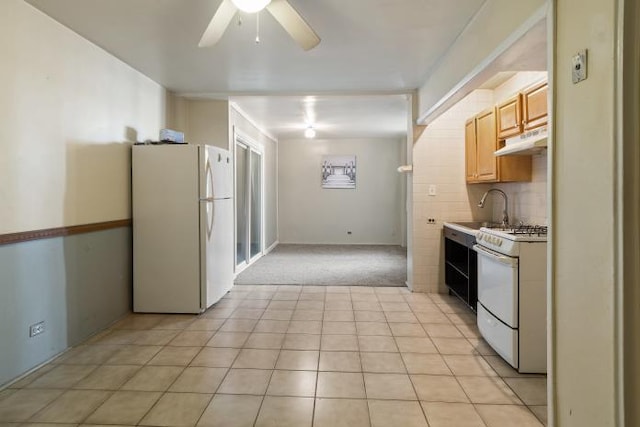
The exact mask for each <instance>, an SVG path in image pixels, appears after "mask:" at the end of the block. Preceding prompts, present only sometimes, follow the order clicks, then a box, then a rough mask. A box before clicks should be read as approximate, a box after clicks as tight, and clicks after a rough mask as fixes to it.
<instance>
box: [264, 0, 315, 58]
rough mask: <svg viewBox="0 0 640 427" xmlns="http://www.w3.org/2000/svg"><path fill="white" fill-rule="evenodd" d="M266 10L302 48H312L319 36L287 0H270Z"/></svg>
mask: <svg viewBox="0 0 640 427" xmlns="http://www.w3.org/2000/svg"><path fill="white" fill-rule="evenodd" d="M267 10H268V11H269V12H270V13H271V14H272V15H273V17H274V18H276V21H278V22H279V23H280V25H282V27H283V28H284V29H285V30H286V31H287V33H289V35H290V36H291V37H292V38H293V39H294V40H295V41H296V43H298V44H299V45H300V46H301V47H302V48H303V49H304V50H310V49H313V48H314V47H316V46H317V45H318V43H320V37H318V35H317V34H316V33H315V32H314V31H313V29H312V28H311V27H310V26H309V24H307V21H305V20H304V18H303V17H302V16H300V14H299V13H298V12H297V11H296V10H295V9H294V8H293V6H291V4H289V2H288V1H287V0H271V3H269V5H268V6H267Z"/></svg>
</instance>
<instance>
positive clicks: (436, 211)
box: [413, 90, 493, 292]
mask: <svg viewBox="0 0 640 427" xmlns="http://www.w3.org/2000/svg"><path fill="white" fill-rule="evenodd" d="M492 105H493V92H492V91H491V90H476V91H474V92H472V93H471V94H470V95H467V96H466V97H465V98H464V99H463V100H462V101H460V102H459V103H457V104H456V105H455V106H454V107H452V108H451V109H449V110H448V111H447V112H446V113H444V114H443V115H441V116H440V117H438V118H437V119H435V120H434V121H433V122H432V123H431V124H430V125H429V126H428V127H427V129H426V130H425V131H424V133H423V134H422V136H421V137H420V138H419V139H418V141H417V142H416V144H415V145H414V147H413V288H414V290H416V291H418V292H444V291H445V289H446V288H445V285H444V259H443V258H444V250H443V247H442V224H443V222H452V221H453V222H455V221H471V220H473V219H477V220H489V219H490V218H491V216H492V213H493V212H492V210H491V209H486V208H485V209H479V208H478V207H477V203H478V201H479V200H480V198H481V197H482V194H483V193H484V192H485V191H486V190H487V189H489V188H490V187H489V185H488V184H475V185H469V186H468V185H467V184H466V178H465V143H464V137H465V135H464V134H465V132H464V125H465V122H466V121H467V119H469V117H473V116H474V115H475V114H477V113H479V112H480V111H482V110H484V109H486V108H488V107H490V106H492ZM429 185H435V186H436V195H435V196H429V195H428V189H429ZM428 218H434V219H436V223H435V224H429V223H428Z"/></svg>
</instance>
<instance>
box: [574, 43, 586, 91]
mask: <svg viewBox="0 0 640 427" xmlns="http://www.w3.org/2000/svg"><path fill="white" fill-rule="evenodd" d="M586 79H587V49H583V50H581V51H580V52H578V53H577V54H576V55H575V56H574V57H573V58H571V80H572V81H573V84H576V83H580V82H581V81H583V80H586Z"/></svg>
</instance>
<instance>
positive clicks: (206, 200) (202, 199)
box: [200, 197, 215, 202]
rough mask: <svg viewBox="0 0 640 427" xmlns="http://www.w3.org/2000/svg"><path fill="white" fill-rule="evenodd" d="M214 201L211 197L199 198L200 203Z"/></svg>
mask: <svg viewBox="0 0 640 427" xmlns="http://www.w3.org/2000/svg"><path fill="white" fill-rule="evenodd" d="M214 200H215V199H214V198H213V197H202V198H200V201H201V202H213V201H214Z"/></svg>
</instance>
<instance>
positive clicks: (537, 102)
mask: <svg viewBox="0 0 640 427" xmlns="http://www.w3.org/2000/svg"><path fill="white" fill-rule="evenodd" d="M547 89H548V84H547V82H544V83H540V84H538V85H535V86H532V87H530V88H529V89H527V90H525V91H524V92H522V105H523V108H522V111H523V116H524V117H523V124H524V131H528V130H531V129H535V128H538V127H541V126H544V125H546V124H547Z"/></svg>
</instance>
